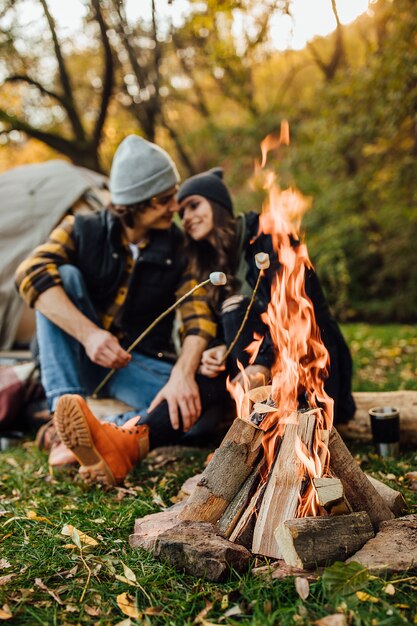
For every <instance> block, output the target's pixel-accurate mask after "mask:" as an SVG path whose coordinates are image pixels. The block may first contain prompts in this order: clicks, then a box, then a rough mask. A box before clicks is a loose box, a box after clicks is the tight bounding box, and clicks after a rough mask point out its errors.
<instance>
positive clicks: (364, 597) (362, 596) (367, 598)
mask: <svg viewBox="0 0 417 626" xmlns="http://www.w3.org/2000/svg"><path fill="white" fill-rule="evenodd" d="M356 597H357V598H358V600H360V601H361V602H372V603H373V604H376V603H377V602H379V598H375V596H371V595H370V594H369V593H366V592H365V591H357V592H356Z"/></svg>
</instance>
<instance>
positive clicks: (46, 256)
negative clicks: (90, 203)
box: [15, 215, 75, 306]
mask: <svg viewBox="0 0 417 626" xmlns="http://www.w3.org/2000/svg"><path fill="white" fill-rule="evenodd" d="M73 230H74V216H73V215H68V216H66V217H65V218H64V219H63V220H62V222H61V223H60V224H59V225H58V226H57V227H56V228H55V229H54V230H53V231H52V232H51V234H50V235H49V237H48V240H47V241H46V243H44V244H41V245H40V246H38V247H37V248H35V250H34V251H33V252H32V254H31V255H30V256H29V257H28V258H27V259H25V260H24V261H23V262H22V263H21V264H20V265H19V267H18V268H17V270H16V275H15V280H16V285H17V288H18V289H19V293H20V295H21V297H22V298H23V299H24V300H25V302H27V304H28V305H29V306H33V305H34V304H35V302H36V300H37V298H38V297H39V295H40V294H41V293H43V292H44V291H46V290H47V289H49V288H50V287H54V286H55V285H60V284H61V282H62V281H61V278H60V275H59V271H58V267H59V266H60V265H64V264H65V263H71V260H72V258H73V253H74V249H75V246H74V241H73V238H72V235H73Z"/></svg>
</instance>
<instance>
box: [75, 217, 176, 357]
mask: <svg viewBox="0 0 417 626" xmlns="http://www.w3.org/2000/svg"><path fill="white" fill-rule="evenodd" d="M74 239H75V259H74V265H76V267H78V268H79V269H80V271H81V273H82V275H83V277H84V280H85V283H86V286H87V291H88V293H89V295H90V298H91V300H92V302H93V304H94V306H95V307H96V309H97V311H98V312H104V311H106V309H107V308H108V307H109V306H110V305H111V304H112V303H113V302H114V300H115V296H116V293H117V290H118V287H119V284H120V280H121V278H122V276H123V271H124V267H125V251H124V250H123V246H122V244H121V225H120V223H119V221H118V220H117V219H115V218H114V216H112V215H111V213H109V212H108V211H100V212H98V213H95V214H92V215H77V216H76V218H75V226H74ZM184 269H185V258H184V254H183V235H182V233H181V231H180V230H179V228H178V227H177V226H175V225H173V226H171V228H170V229H168V230H153V231H150V242H149V245H148V246H147V247H146V248H145V249H144V250H140V251H139V257H138V258H137V260H136V262H135V267H134V268H133V270H132V274H131V276H130V280H129V285H128V292H127V296H126V300H125V302H124V305H123V307H122V309H121V311H120V313H119V314H118V316H117V319H116V320H115V325H116V327H117V328H118V329H119V330H121V331H122V333H123V334H124V339H123V341H122V343H123V345H124V347H126V346H127V345H129V344H130V343H132V342H133V341H134V339H136V337H137V336H138V335H139V334H140V333H141V332H142V331H143V330H145V328H146V327H147V326H149V324H151V322H153V321H154V320H155V318H156V317H158V315H160V314H161V313H162V312H163V311H164V310H165V309H167V308H168V307H169V306H171V305H172V304H173V303H174V301H175V290H176V289H177V287H178V284H179V282H180V279H181V277H182V274H183V272H184ZM174 315H175V314H174V313H172V314H171V315H169V316H167V317H166V318H164V319H163V320H162V321H161V322H159V324H158V325H157V326H156V327H155V328H154V329H153V330H152V331H151V333H150V334H149V335H148V336H147V337H146V338H145V339H144V340H143V341H142V342H141V343H140V344H139V345H138V347H137V350H138V352H143V353H145V354H148V355H150V356H155V357H159V358H165V359H169V360H171V359H172V355H173V353H174V349H173V344H172V337H171V335H172V324H173V320H174ZM113 330H114V329H113Z"/></svg>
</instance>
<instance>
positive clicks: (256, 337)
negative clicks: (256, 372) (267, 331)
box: [245, 333, 264, 365]
mask: <svg viewBox="0 0 417 626" xmlns="http://www.w3.org/2000/svg"><path fill="white" fill-rule="evenodd" d="M263 340H264V338H263V337H262V335H260V334H259V333H253V341H252V342H251V343H250V344H249V345H248V346H247V347H246V348H245V352H247V353H248V354H249V355H250V358H249V365H252V363H254V362H255V359H256V357H257V356H258V353H259V350H260V348H261V345H262V342H263Z"/></svg>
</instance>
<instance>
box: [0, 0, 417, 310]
mask: <svg viewBox="0 0 417 626" xmlns="http://www.w3.org/2000/svg"><path fill="white" fill-rule="evenodd" d="M175 1H176V0H171V4H175ZM324 1H328V2H329V4H331V7H332V10H333V13H334V16H335V23H336V29H335V31H334V32H333V33H332V34H331V35H329V36H327V37H317V38H315V39H314V40H313V41H311V42H309V43H308V44H307V45H306V47H305V48H304V49H303V50H299V51H294V50H287V51H284V52H278V51H277V50H276V47H274V45H273V43H274V42H273V41H272V40H271V37H272V35H271V28H270V25H271V21H272V19H273V18H274V16H275V15H276V13H277V12H281V13H283V14H286V15H289V16H291V9H292V2H291V0H264V1H263V2H262V3H259V2H257V1H256V0H238V1H233V2H231V1H230V0H205V1H204V2H201V1H200V0H190V3H189V5H190V10H189V12H188V13H187V15H185V16H184V19H183V21H182V22H181V23H180V24H178V23H176V22H175V20H169V19H167V18H165V19H161V17H160V16H159V15H158V12H157V4H156V5H155V0H152V12H151V16H150V18H149V19H146V20H144V19H137V20H135V21H134V23H132V21H130V20H129V19H128V18H127V16H126V10H125V5H124V2H123V0H84V5H85V8H86V12H85V16H84V21H83V24H82V30H80V32H78V33H74V34H72V35H71V36H70V37H69V36H68V35H66V36H64V35H63V34H62V31H61V29H60V28H59V26H58V25H57V23H56V21H55V19H54V16H53V14H52V13H51V11H50V8H49V6H48V2H47V0H0V80H1V85H0V171H3V170H6V169H9V168H10V167H13V166H15V165H20V164H25V163H34V162H39V161H43V160H47V159H50V158H57V157H58V158H67V159H69V160H70V161H72V162H73V163H75V164H77V165H83V166H86V167H90V168H92V169H95V170H100V171H104V172H107V171H108V169H109V167H110V164H111V159H112V155H113V153H114V151H115V149H116V147H117V145H118V144H119V142H120V141H121V140H122V139H123V137H125V136H126V135H127V134H129V133H131V132H136V133H139V134H141V135H143V136H144V137H146V138H148V139H149V140H152V141H156V142H157V143H159V144H160V145H162V146H163V147H165V148H166V149H167V150H168V151H169V152H170V153H171V154H172V155H173V157H174V158H175V160H176V161H177V163H178V165H179V169H180V171H181V174H182V175H183V177H186V176H188V175H190V174H193V173H197V172H199V171H202V170H205V169H207V168H209V167H212V166H216V165H222V166H223V167H224V169H225V178H226V182H227V183H228V184H229V185H230V187H231V189H232V192H233V195H234V199H235V207H236V211H247V210H260V208H261V204H262V195H261V193H260V192H259V190H258V191H257V190H256V189H254V188H253V185H251V182H250V181H251V179H252V174H253V168H254V160H255V158H258V159H259V158H260V150H259V144H260V142H261V140H262V139H263V138H264V137H265V136H266V135H267V134H268V133H270V132H277V131H278V129H279V125H280V122H281V120H282V119H288V120H289V122H290V129H291V146H290V147H288V148H281V150H280V151H279V152H278V153H277V154H276V155H275V160H273V161H272V166H273V167H274V169H275V171H276V172H277V174H278V180H279V183H280V185H281V186H282V187H286V186H288V185H295V186H296V187H297V188H298V189H300V190H301V191H302V193H303V194H305V195H307V196H310V197H311V198H312V201H313V205H312V209H311V210H310V211H309V212H308V213H307V215H306V217H305V221H304V228H305V230H306V232H307V243H308V246H309V250H310V256H311V258H312V260H313V263H314V265H315V267H316V268H317V270H318V273H319V275H320V277H321V279H322V282H323V285H324V288H325V290H326V293H327V296H328V298H329V300H330V302H331V304H332V306H333V309H334V311H335V313H336V315H337V316H338V318H339V319H340V320H342V321H351V320H364V321H370V322H388V321H390V322H415V320H416V311H417V271H416V269H415V268H416V267H417V245H416V242H417V158H416V157H417V4H416V2H415V0H376V1H375V2H372V3H370V5H369V10H368V12H367V13H366V14H363V15H361V16H360V17H359V18H358V19H357V20H356V21H355V22H354V23H352V24H350V25H348V26H343V25H342V24H341V22H340V20H339V16H338V8H337V0H323V2H324ZM28 2H30V3H31V5H32V6H33V5H34V4H36V5H38V8H39V15H38V17H37V18H36V24H35V23H34V22H35V18H29V17H28V14H27V12H25V11H26V7H27V5H28ZM318 4H319V3H318ZM318 10H319V7H318ZM236 20H239V21H240V23H241V24H243V28H242V29H241V32H240V35H239V37H237V36H236V30H235V26H236Z"/></svg>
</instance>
